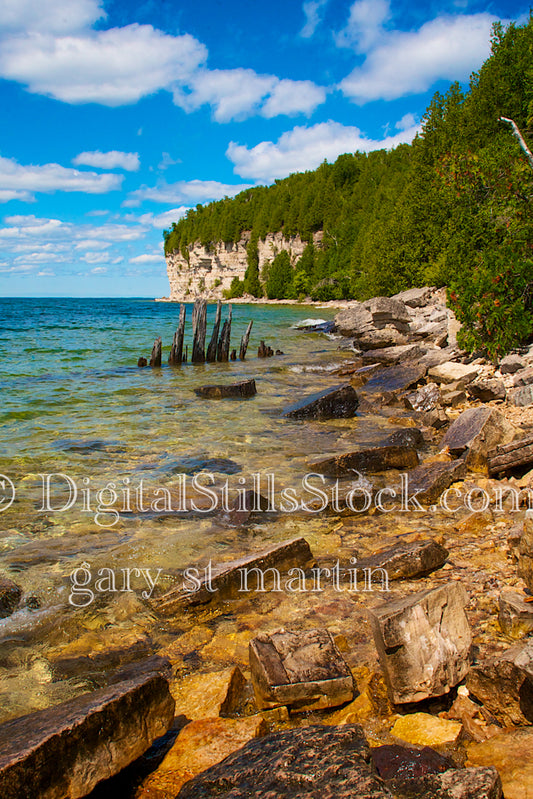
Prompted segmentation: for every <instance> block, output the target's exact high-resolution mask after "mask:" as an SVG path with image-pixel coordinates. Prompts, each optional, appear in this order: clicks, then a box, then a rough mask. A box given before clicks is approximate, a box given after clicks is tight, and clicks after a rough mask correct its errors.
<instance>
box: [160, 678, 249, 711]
mask: <svg viewBox="0 0 533 799" xmlns="http://www.w3.org/2000/svg"><path fill="white" fill-rule="evenodd" d="M244 683H245V679H244V677H243V674H242V672H241V670H240V669H239V667H238V666H232V667H230V668H228V669H224V670H223V671H215V672H210V673H209V674H190V675H189V676H187V677H184V678H183V679H181V680H180V679H176V680H174V681H173V682H172V683H171V685H170V690H171V693H172V696H173V697H174V700H175V702H176V710H175V713H176V715H177V716H179V715H180V714H183V715H184V716H186V717H187V718H188V719H192V720H193V721H194V720H197V719H206V718H217V717H218V716H228V715H230V714H231V713H233V712H234V711H235V709H236V707H237V706H238V704H239V702H240V700H241V695H242V690H243V688H244Z"/></svg>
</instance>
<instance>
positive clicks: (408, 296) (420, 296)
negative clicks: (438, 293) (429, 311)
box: [391, 286, 432, 308]
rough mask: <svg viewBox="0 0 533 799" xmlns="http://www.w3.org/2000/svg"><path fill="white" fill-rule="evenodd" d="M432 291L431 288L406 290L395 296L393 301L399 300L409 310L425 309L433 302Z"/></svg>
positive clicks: (392, 298)
mask: <svg viewBox="0 0 533 799" xmlns="http://www.w3.org/2000/svg"><path fill="white" fill-rule="evenodd" d="M431 295H432V290H431V288H430V287H429V286H423V287H422V288H413V289H406V290H405V291H400V292H399V293H398V294H393V295H392V297H391V300H399V301H400V302H403V304H404V305H407V306H408V307H409V308H423V307H424V306H425V305H428V304H429V302H430V300H431Z"/></svg>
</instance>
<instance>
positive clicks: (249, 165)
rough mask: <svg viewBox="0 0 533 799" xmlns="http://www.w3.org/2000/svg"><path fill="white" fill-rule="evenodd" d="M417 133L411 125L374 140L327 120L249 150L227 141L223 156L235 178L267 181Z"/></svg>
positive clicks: (405, 139)
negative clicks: (230, 163) (225, 157)
mask: <svg viewBox="0 0 533 799" xmlns="http://www.w3.org/2000/svg"><path fill="white" fill-rule="evenodd" d="M418 130H419V128H418V127H417V126H412V127H410V128H407V129H405V130H401V131H400V132H399V133H397V134H395V135H394V136H387V137H386V138H384V139H382V140H375V139H369V138H367V137H366V136H364V135H363V134H362V133H361V131H360V130H359V128H356V127H349V126H344V125H341V124H340V123H339V122H332V121H329V122H322V123H320V124H318V125H313V126H312V127H296V128H293V129H292V130H290V131H287V132H286V133H284V134H283V135H282V136H281V137H280V138H279V139H278V141H277V142H272V141H263V142H260V143H259V144H257V145H256V146H255V147H252V148H248V147H246V146H244V145H241V144H236V143H235V142H231V143H230V145H229V147H228V150H227V153H226V155H227V156H228V158H229V159H230V160H231V161H232V162H233V164H234V165H235V168H234V172H235V173H236V174H237V175H241V176H242V177H248V178H253V179H255V180H260V181H265V182H270V181H272V180H274V179H276V178H283V177H286V176H287V175H289V174H290V173H291V172H300V171H305V170H307V169H315V168H316V167H317V166H319V164H321V163H322V161H323V160H324V159H327V160H328V161H333V160H335V159H336V158H337V157H338V156H339V155H341V153H351V152H355V151H357V150H359V151H360V152H370V151H371V150H379V149H389V148H392V147H396V145H398V144H401V143H406V142H411V141H412V140H413V138H414V136H415V134H416V133H417V132H418Z"/></svg>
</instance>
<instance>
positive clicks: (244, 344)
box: [239, 320, 253, 361]
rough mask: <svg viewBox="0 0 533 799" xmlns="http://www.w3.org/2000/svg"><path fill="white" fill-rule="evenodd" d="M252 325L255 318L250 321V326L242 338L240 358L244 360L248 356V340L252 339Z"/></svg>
mask: <svg viewBox="0 0 533 799" xmlns="http://www.w3.org/2000/svg"><path fill="white" fill-rule="evenodd" d="M252 325H253V320H252V321H251V322H249V323H248V327H247V328H246V333H245V334H244V336H243V337H242V339H241V349H240V352H239V359H240V360H241V361H244V359H245V358H246V350H247V349H248V342H249V341H250V333H251V332H252Z"/></svg>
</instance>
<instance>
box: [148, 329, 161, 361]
mask: <svg viewBox="0 0 533 799" xmlns="http://www.w3.org/2000/svg"><path fill="white" fill-rule="evenodd" d="M161 346H162V342H161V336H158V337H157V338H156V340H155V341H154V346H153V347H152V354H151V355H150V366H161Z"/></svg>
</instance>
